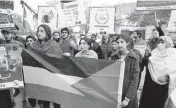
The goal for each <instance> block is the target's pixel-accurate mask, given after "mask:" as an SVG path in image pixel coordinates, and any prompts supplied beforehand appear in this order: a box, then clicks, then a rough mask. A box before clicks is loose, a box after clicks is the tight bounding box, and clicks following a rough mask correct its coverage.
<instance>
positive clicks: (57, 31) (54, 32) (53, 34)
mask: <svg viewBox="0 0 176 108" xmlns="http://www.w3.org/2000/svg"><path fill="white" fill-rule="evenodd" d="M55 33H58V34H59V35H61V33H60V32H59V31H54V32H53V36H54V34H55Z"/></svg>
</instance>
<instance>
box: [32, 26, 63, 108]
mask: <svg viewBox="0 0 176 108" xmlns="http://www.w3.org/2000/svg"><path fill="white" fill-rule="evenodd" d="M37 38H38V40H37V41H35V42H34V43H33V44H32V46H31V47H32V49H34V50H37V51H39V52H43V53H45V54H46V55H48V56H50V57H57V58H61V57H62V50H61V48H60V46H59V44H58V43H57V42H55V41H54V40H51V29H50V27H49V26H48V25H45V24H42V25H40V26H39V27H38V29H37ZM38 103H39V104H40V106H43V108H49V106H50V102H49V101H39V102H38ZM55 105H58V104H55ZM58 106H59V108H60V105H58ZM55 108H56V107H55ZM57 108H58V107H57Z"/></svg>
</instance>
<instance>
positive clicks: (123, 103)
mask: <svg viewBox="0 0 176 108" xmlns="http://www.w3.org/2000/svg"><path fill="white" fill-rule="evenodd" d="M129 102H130V99H128V98H125V99H124V100H123V102H122V104H121V105H120V107H122V108H124V107H127V106H128V104H129Z"/></svg>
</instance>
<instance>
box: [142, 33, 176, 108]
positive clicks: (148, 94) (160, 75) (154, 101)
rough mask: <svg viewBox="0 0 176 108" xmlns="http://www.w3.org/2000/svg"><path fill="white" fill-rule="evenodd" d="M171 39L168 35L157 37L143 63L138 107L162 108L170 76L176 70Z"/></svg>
mask: <svg viewBox="0 0 176 108" xmlns="http://www.w3.org/2000/svg"><path fill="white" fill-rule="evenodd" d="M172 46H173V41H172V40H171V39H170V37H168V36H161V37H160V38H159V39H158V45H157V47H156V48H155V49H154V50H153V51H152V52H151V54H150V55H151V56H150V57H149V58H148V61H146V62H145V63H147V64H148V68H147V73H149V74H146V79H145V83H144V88H143V92H142V97H141V103H140V106H139V107H140V108H164V105H165V102H166V99H167V97H168V93H170V92H171V89H169V87H168V85H169V83H170V87H171V86H173V85H174V84H175V83H174V84H172V82H173V81H171V79H172V78H171V77H172V76H173V74H175V73H174V72H175V71H176V67H175V63H176V56H175V55H176V50H175V49H174V48H171V47H172Z"/></svg>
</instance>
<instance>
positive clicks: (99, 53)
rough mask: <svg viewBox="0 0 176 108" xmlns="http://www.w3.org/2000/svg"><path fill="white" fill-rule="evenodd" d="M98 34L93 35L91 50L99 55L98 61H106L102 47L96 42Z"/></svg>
mask: <svg viewBox="0 0 176 108" xmlns="http://www.w3.org/2000/svg"><path fill="white" fill-rule="evenodd" d="M96 37H97V36H96V34H92V36H91V38H90V40H91V49H92V50H94V51H95V52H96V53H97V55H98V59H104V57H103V54H102V50H101V47H100V45H99V43H98V42H96Z"/></svg>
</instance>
